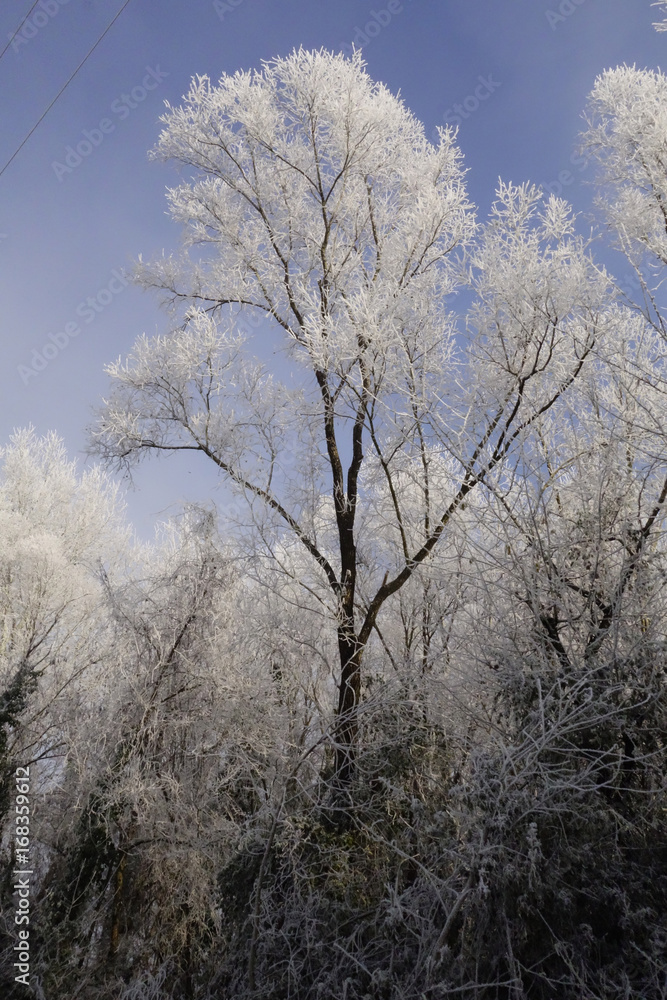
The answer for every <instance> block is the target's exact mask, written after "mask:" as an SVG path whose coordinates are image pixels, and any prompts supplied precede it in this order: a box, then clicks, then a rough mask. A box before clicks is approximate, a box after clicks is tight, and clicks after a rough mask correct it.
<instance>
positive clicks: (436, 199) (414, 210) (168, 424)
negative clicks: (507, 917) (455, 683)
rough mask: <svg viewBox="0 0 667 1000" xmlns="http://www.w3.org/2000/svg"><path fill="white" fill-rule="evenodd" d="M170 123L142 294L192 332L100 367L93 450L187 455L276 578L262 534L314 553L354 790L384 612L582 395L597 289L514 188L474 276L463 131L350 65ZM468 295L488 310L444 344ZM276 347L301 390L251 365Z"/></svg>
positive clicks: (582, 258)
mask: <svg viewBox="0 0 667 1000" xmlns="http://www.w3.org/2000/svg"><path fill="white" fill-rule="evenodd" d="M163 121H164V125H165V129H164V131H163V133H162V135H161V136H160V140H159V143H158V146H157V149H156V151H155V155H156V156H158V157H162V158H165V159H174V160H176V161H178V162H180V163H182V164H184V165H185V166H186V167H188V168H194V171H195V177H194V179H193V180H192V181H191V182H185V183H182V184H180V185H179V186H178V187H176V188H174V189H172V190H170V192H169V203H170V207H171V212H172V215H173V217H174V219H175V220H176V221H179V222H181V223H183V224H184V226H185V233H186V235H185V248H184V251H183V253H182V254H181V255H180V256H175V257H174V256H169V257H164V256H163V257H162V258H160V259H158V260H156V261H154V262H153V263H149V264H145V263H141V262H140V264H139V267H138V280H139V281H140V283H141V284H142V285H144V286H145V287H147V288H155V289H159V290H160V291H161V292H162V293H163V294H164V296H165V298H166V300H167V301H168V302H170V303H171V304H172V306H173V307H174V308H175V309H176V310H179V308H180V309H181V314H180V315H181V319H182V326H181V327H180V328H179V329H176V330H175V331H174V332H173V333H171V334H169V335H167V336H163V337H157V338H154V339H147V338H145V337H144V338H141V339H140V340H139V341H138V343H137V345H136V346H135V348H134V350H133V352H132V353H131V355H130V356H129V357H128V358H127V360H126V361H124V362H123V361H121V360H119V361H118V362H117V363H116V364H114V365H112V366H110V368H109V373H110V375H111V377H112V380H113V390H112V393H111V396H110V398H109V399H108V401H107V402H106V404H105V406H104V409H103V411H102V413H101V416H100V421H99V424H98V426H97V428H96V430H95V431H94V441H95V449H96V451H97V453H98V454H101V455H103V456H104V457H105V458H106V459H108V460H110V461H116V462H121V463H123V462H125V463H130V462H132V461H135V460H137V459H139V458H140V457H141V456H142V455H143V454H148V453H151V452H157V451H162V450H166V451H176V450H179V449H189V450H196V451H199V452H201V453H202V454H204V455H206V456H207V457H208V458H209V459H210V460H211V461H213V462H214V463H215V464H216V465H217V466H218V468H219V469H220V470H221V472H222V473H224V475H225V477H226V478H227V480H228V481H229V482H230V483H231V484H232V485H233V486H234V487H235V488H236V489H237V490H238V492H239V493H240V494H242V495H244V496H245V498H246V499H247V500H248V501H249V503H250V506H251V509H252V511H253V517H254V520H255V526H256V528H257V529H258V531H259V532H260V534H261V536H262V537H263V538H264V539H265V542H266V545H267V546H268V551H269V552H271V553H273V554H274V555H275V560H276V563H275V564H276V565H277V566H281V563H280V553H279V550H278V548H276V547H275V531H276V530H280V531H281V532H282V534H283V535H285V534H287V535H291V536H292V537H293V538H294V539H296V540H297V541H298V543H299V544H300V545H301V547H302V548H303V550H304V551H305V552H306V553H307V554H308V556H309V557H310V569H309V570H308V571H307V572H305V573H303V574H302V575H301V576H300V579H299V584H300V585H301V586H303V587H305V588H307V589H308V590H309V592H310V593H311V594H315V595H316V599H317V600H318V601H319V603H320V605H321V607H322V609H323V614H325V616H327V617H328V620H329V621H331V622H332V623H333V624H334V627H335V629H336V636H337V644H338V653H339V660H340V663H339V669H340V674H339V682H338V687H339V690H338V705H337V713H338V718H337V724H336V732H335V738H336V743H337V756H336V772H337V774H338V775H339V777H340V779H341V780H342V781H343V782H345V781H346V780H347V779H348V778H349V777H350V775H351V773H352V770H353V762H354V754H355V743H356V741H357V732H358V722H357V711H356V709H357V705H358V702H359V698H360V693H361V686H362V672H361V663H362V656H363V653H364V649H365V648H366V646H367V644H368V643H369V641H370V639H371V637H372V635H373V634H374V631H375V630H376V629H377V626H378V618H379V615H380V612H381V611H382V609H383V608H384V607H385V605H386V604H387V602H391V599H392V598H393V597H394V595H396V594H397V593H398V592H399V591H400V590H401V588H402V587H404V585H405V584H406V583H407V582H408V581H409V580H411V579H412V578H413V577H414V575H415V573H416V571H417V570H418V569H419V567H421V566H422V565H424V564H425V563H426V562H427V561H428V560H429V558H430V556H431V553H432V552H433V550H434V549H435V547H436V546H437V545H438V543H439V541H440V539H441V538H442V537H443V535H446V534H447V526H448V525H449V524H450V522H451V520H452V518H454V517H455V515H456V514H457V512H458V511H459V510H460V509H461V508H462V507H463V505H464V503H465V500H466V497H467V496H468V494H470V492H471V491H473V490H478V491H480V490H484V489H487V488H489V487H492V486H493V482H492V479H493V477H492V476H491V474H492V472H494V470H496V472H498V473H499V470H500V469H501V468H502V467H503V466H504V465H505V464H506V463H507V462H508V461H509V460H510V457H511V454H512V451H513V448H514V447H515V445H516V444H517V442H519V441H520V440H521V439H522V437H523V436H525V434H526V433H528V432H529V429H530V426H531V424H532V423H533V421H534V420H535V419H536V417H537V416H538V414H539V413H542V412H545V411H547V410H548V409H550V408H551V407H552V406H553V405H554V404H555V402H556V401H557V400H558V399H559V398H560V397H561V395H562V394H563V393H565V392H567V390H568V388H569V386H570V385H571V384H572V383H573V382H574V380H576V378H577V377H578V375H579V373H580V372H581V370H582V368H583V366H585V364H586V363H587V359H588V358H589V355H590V353H591V350H592V348H593V345H594V343H595V340H596V335H597V334H596V328H597V323H598V321H599V313H600V309H601V303H602V300H603V295H604V291H605V289H606V282H605V281H604V280H603V279H601V278H600V276H599V274H598V273H597V271H596V269H595V268H594V267H593V266H592V264H591V263H590V261H589V259H588V256H587V253H586V248H585V246H584V245H583V243H582V242H581V241H580V240H578V239H577V238H576V237H575V236H574V234H573V229H572V222H571V220H570V219H568V217H567V211H566V209H565V207H564V206H563V205H562V204H561V203H558V202H555V201H552V202H551V203H550V204H549V205H548V206H546V207H545V208H544V210H543V211H542V210H541V209H540V207H539V196H538V194H537V192H535V191H534V190H532V189H528V188H513V187H511V186H504V187H502V188H501V190H500V191H499V199H498V203H497V205H496V208H495V210H494V216H493V218H492V220H491V222H490V225H489V227H488V228H487V229H486V230H485V231H484V233H482V235H481V237H480V240H479V243H478V245H477V248H476V249H474V250H473V249H471V250H470V253H469V256H468V258H467V265H466V264H464V256H465V252H466V249H467V248H469V247H472V244H471V240H472V239H473V237H474V234H475V223H474V217H473V211H472V208H471V206H470V205H469V203H468V201H467V198H466V194H465V189H464V186H463V178H462V169H461V163H460V154H459V152H458V150H457V149H456V146H455V144H454V136H453V134H452V133H451V132H450V131H448V130H447V131H441V132H440V137H439V144H438V145H437V146H432V145H431V144H430V143H429V142H428V141H427V140H426V138H425V136H424V130H423V127H422V125H421V124H420V123H419V122H418V121H416V120H415V118H414V117H413V116H412V115H411V114H410V112H409V111H408V110H407V109H406V108H405V106H404V105H403V104H402V102H401V101H400V100H399V99H398V98H396V97H394V96H392V95H391V94H390V93H389V92H388V91H387V89H386V88H385V87H384V86H382V85H381V84H377V83H374V82H373V81H372V80H370V79H369V77H368V76H367V74H366V72H365V70H364V67H363V63H362V60H361V57H360V55H359V54H358V53H357V54H356V55H354V56H353V57H352V58H351V59H346V58H344V57H342V56H335V55H331V54H329V53H326V52H315V53H312V52H304V51H303V50H301V51H298V52H295V53H293V54H292V55H291V56H289V57H288V58H285V59H276V60H273V61H272V62H268V63H266V64H265V65H264V66H263V68H262V70H261V71H258V72H249V73H237V74H235V75H234V76H223V77H222V79H221V80H220V82H219V84H218V85H217V86H213V85H212V84H211V83H210V82H209V80H208V79H207V78H201V77H200V78H197V79H195V80H194V82H193V84H192V87H191V90H190V92H189V94H188V95H187V97H186V98H185V103H184V105H183V106H182V107H180V108H169V109H168V111H167V113H166V115H165V116H164V118H163ZM517 269H518V270H517ZM465 283H471V284H472V286H473V287H474V288H475V289H476V291H477V293H478V305H477V307H476V310H475V311H474V312H473V313H472V314H471V317H470V323H469V325H468V330H467V332H466V333H465V334H462V333H461V331H458V333H459V334H460V336H458V337H457V326H456V323H455V321H454V319H453V317H452V315H451V313H450V308H449V303H450V301H451V296H452V294H453V293H454V292H455V291H456V289H457V288H458V287H461V286H462V285H464V284H465ZM504 289H506V290H504ZM248 314H250V315H253V316H255V315H261V316H264V317H266V319H267V321H268V322H267V323H266V324H265V325H264V326H263V327H262V328H261V337H262V338H264V342H263V343H262V340H261V338H260V335H259V333H258V334H257V335H256V336H255V337H254V338H251V339H248V338H245V339H244V338H243V337H242V336H241V335H240V334H239V323H242V322H243V317H244V315H248ZM279 335H282V338H283V340H282V346H281V350H282V351H283V352H284V354H285V356H286V358H287V359H288V364H289V365H290V366H291V372H292V375H293V379H292V380H291V381H290V380H289V379H284V380H282V381H281V378H280V373H281V370H282V363H281V364H279V365H276V366H275V367H274V369H273V370H271V368H270V366H269V365H268V364H267V362H266V360H262V358H264V359H266V356H267V355H268V354H269V346H268V345H269V344H275V345H277V343H278V341H277V339H276V338H277V337H278V336H279ZM253 351H254V354H253ZM489 477H491V478H489ZM284 568H285V571H286V572H287V573H288V574H289V572H290V570H289V567H287V566H285V567H284Z"/></svg>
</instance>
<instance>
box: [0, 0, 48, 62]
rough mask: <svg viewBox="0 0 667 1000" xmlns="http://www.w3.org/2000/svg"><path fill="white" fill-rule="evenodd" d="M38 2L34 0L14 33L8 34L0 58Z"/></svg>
mask: <svg viewBox="0 0 667 1000" xmlns="http://www.w3.org/2000/svg"><path fill="white" fill-rule="evenodd" d="M38 3H39V0H35V2H34V4H33V5H32V7H31V8H30V10H29V11H28V13H27V14H26V16H25V17H24V18H23V20H22V21H21V23H20V24H19V26H18V28H17V29H16V31H15V32H14V34H13V35H10V36H9V41H8V42H7V44H6V45H5V47H4V49H3V50H2V52H0V59H2V57H3V56H4V54H5V52H6V51H7V49H8V48H9V46H10V45H11V44H12V42H13V41H14V39H15V38H16V36H17V35H18V33H19V31H20V30H21V28H22V27H23V25H24V24H25V22H26V21H27V20H28V18H29V17H30V15H31V14H32V12H33V10H34V9H35V7H36V6H37V4H38Z"/></svg>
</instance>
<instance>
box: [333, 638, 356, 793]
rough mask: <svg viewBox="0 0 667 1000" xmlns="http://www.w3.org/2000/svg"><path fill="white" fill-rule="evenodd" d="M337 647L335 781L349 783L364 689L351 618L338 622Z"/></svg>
mask: <svg viewBox="0 0 667 1000" xmlns="http://www.w3.org/2000/svg"><path fill="white" fill-rule="evenodd" d="M338 649H339V652H340V665H341V674H340V686H339V689H338V723H337V725H336V730H335V735H336V758H335V760H336V763H335V768H336V770H335V776H336V783H337V784H338V785H339V786H342V787H345V786H347V785H349V783H350V781H351V779H352V775H353V774H354V766H355V760H356V749H357V737H358V733H359V719H358V715H357V713H358V705H359V695H360V692H361V654H362V652H363V647H362V646H361V645H360V643H359V641H358V639H357V636H356V634H355V631H354V625H353V623H352V622H351V621H348V622H346V623H345V624H343V625H341V626H339V629H338Z"/></svg>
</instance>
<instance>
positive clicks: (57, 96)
mask: <svg viewBox="0 0 667 1000" xmlns="http://www.w3.org/2000/svg"><path fill="white" fill-rule="evenodd" d="M129 2H130V0H125V3H124V4H123V6H122V7H121V8H120V10H119V11H118V13H117V14H116V15H115V17H114V18H113V20H111V21H110V22H109V24H108V25H107V26H106V28H105V29H104V31H103V32H102V34H101V35H100V37H99V38H98V39H97V41H96V42H95V44H94V45H93V47H92V48H91V49H89V50H88V52H87V53H86V54H85V56H84V57H83V59H82V60H81V62H80V63H79V65H78V66H77V68H76V69H75V70H74V72H73V73H72V75H71V76H70V78H69V80H67V81H66V82H65V83H64V84H63V85H62V87H61V88H60V90H59V91H58V93H57V94H56V96H55V97H54V98H53V100H52V101H51V103H50V104H49V106H48V108H47V109H46V111H45V112H44V113H43V114H42V115H40V117H39V118H38V119H37V121H36V122H35V124H34V125H33V127H32V128H31V129H30V131H29V132H28V134H27V135H26V137H25V138H24V139H23V141H22V142H21V144H20V146H19V147H18V148H17V149H16V150H15V151H14V152H13V153H12V155H11V156H10V157H9V159H8V160H7V162H6V163H5V165H4V167H3V168H2V170H0V177H2V175H3V174H4V172H5V170H6V169H7V167H8V166H9V165H10V163H13V161H14V160H15V159H16V157H17V156H18V154H19V153H20V152H21V150H22V149H23V147H24V146H25V144H26V142H27V141H28V139H29V138H30V136H31V135H32V134H33V132H34V131H35V129H36V128H37V127H38V126H39V125H41V123H42V122H43V121H44V119H45V118H46V116H47V115H48V113H49V111H50V110H51V108H52V107H53V105H54V104H55V103H56V101H57V100H58V98H59V97H60V96H61V95H62V94H64V92H65V91H66V90H67V88H68V87H69V85H70V83H71V82H72V80H73V79H74V77H75V76H76V74H77V73H78V72H79V70H80V69H81V67H82V66H83V65H84V63H85V62H86V61H87V60H88V59H89V58H90V56H91V55H92V54H93V52H94V51H95V49H96V48H97V46H98V45H99V44H100V42H101V41H102V39H103V38H104V36H105V35H106V34H107V32H108V31H109V29H110V28H111V27H112V26H113V25H114V23H115V22H116V21H117V20H118V18H119V17H120V15H121V14H122V13H123V11H124V10H125V8H126V7H127V5H128V4H129Z"/></svg>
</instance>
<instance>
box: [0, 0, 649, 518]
mask: <svg viewBox="0 0 667 1000" xmlns="http://www.w3.org/2000/svg"><path fill="white" fill-rule="evenodd" d="M31 5H32V0H6V2H5V3H4V4H3V5H2V9H1V10H0V38H1V39H2V45H0V48H2V47H3V46H4V44H5V42H6V41H7V40H8V36H9V35H10V34H11V32H12V31H13V30H14V29H15V28H16V27H17V25H18V23H19V22H20V21H21V19H22V18H23V16H24V15H25V14H26V13H27V11H28V10H29V9H30V7H31ZM121 5H122V0H66V2H63V0H41V3H38V5H37V6H36V7H35V9H34V11H33V12H32V14H31V16H30V18H29V22H27V23H26V25H25V26H24V28H23V30H22V33H21V37H20V38H16V39H15V41H14V43H13V44H12V45H10V47H9V48H8V50H7V51H6V52H5V54H4V55H3V57H2V58H1V59H0V94H1V106H2V123H3V127H2V130H1V131H0V161H1V162H0V169H1V167H2V166H3V165H4V164H5V162H6V161H7V160H8V159H9V158H10V156H11V155H12V154H13V153H14V151H15V150H16V148H17V146H18V145H19V143H20V142H21V140H22V139H23V137H24V136H25V134H26V133H27V132H28V130H29V129H30V128H31V127H32V125H33V124H34V123H35V122H36V121H37V119H38V118H39V116H40V115H41V114H42V112H43V111H44V109H45V108H46V107H47V105H48V104H49V103H50V101H51V100H52V99H53V97H54V96H55V95H56V93H57V92H58V90H59V89H60V87H61V86H62V85H63V83H64V82H65V81H66V80H67V78H68V77H69V76H70V74H71V73H72V71H73V70H74V69H75V68H76V66H77V65H78V64H79V62H80V61H81V59H83V57H84V56H85V54H86V53H87V52H88V50H89V49H90V48H91V46H92V45H93V44H94V43H95V42H96V41H97V39H98V38H99V36H100V35H101V33H102V32H103V31H104V29H105V28H106V27H107V25H108V23H109V21H110V20H111V18H112V17H113V16H114V14H115V13H116V12H117V11H118V10H119V8H120V7H121ZM657 16H658V14H657V11H656V10H655V9H652V8H651V4H650V0H544V2H543V0H502V2H501V0H402V2H401V0H377V2H376V3H374V4H373V3H366V2H357V0H338V2H337V3H336V4H330V3H325V2H323V0H310V2H308V0H227V2H224V0H217V2H214V0H189V2H187V3H186V2H185V0H161V2H160V3H149V2H147V0H130V3H129V4H128V6H127V8H126V9H125V10H124V11H123V12H122V14H121V15H120V17H119V18H118V20H117V21H116V23H115V24H114V25H113V27H112V28H111V30H110V31H109V33H108V34H107V35H106V37H105V38H104V39H103V40H102V42H101V43H100V44H99V46H98V47H97V48H96V50H95V51H94V52H93V54H92V55H91V57H90V58H89V59H88V60H87V62H86V63H85V65H84V66H83V68H82V69H81V71H80V72H79V73H78V75H77V76H76V77H75V79H74V80H73V81H72V83H71V84H70V85H69V86H68V87H67V89H66V90H65V92H64V94H63V95H62V97H61V98H60V99H59V100H58V102H57V103H56V104H55V106H54V107H53V108H52V110H51V111H50V112H49V114H48V115H47V116H46V118H45V119H44V121H43V122H42V123H41V125H40V126H39V127H38V128H37V130H36V131H35V133H34V135H33V136H32V137H31V138H30V139H29V140H28V142H27V143H26V145H25V146H24V147H23V149H22V150H21V152H20V153H19V154H18V155H17V157H16V158H15V159H14V161H13V162H12V163H11V165H10V166H9V167H8V168H7V169H6V170H5V172H4V173H3V174H2V176H1V177H0V302H1V308H2V312H1V314H0V316H1V327H0V331H1V332H0V338H1V350H2V365H1V366H0V380H1V385H0V401H1V402H0V443H2V444H4V443H5V442H6V441H7V439H8V437H9V435H10V433H11V431H12V429H13V428H14V427H20V426H25V425H27V424H29V423H32V424H33V425H34V426H35V427H36V429H37V430H38V431H39V432H40V433H44V432H46V431H47V430H56V431H57V432H58V433H59V434H60V435H61V436H62V437H63V438H64V440H65V443H66V446H67V448H68V451H69V453H70V455H71V456H77V455H81V458H82V461H83V456H82V452H83V449H84V447H85V442H86V426H87V425H88V424H89V423H90V421H91V414H92V408H93V407H94V406H95V405H96V404H97V403H98V402H99V400H100V398H101V397H102V396H103V394H104V392H105V390H106V388H107V385H108V383H107V379H106V376H105V375H104V372H103V366H104V364H105V363H106V362H108V361H111V360H114V359H115V358H117V357H118V355H119V354H124V353H125V352H127V351H128V350H129V349H130V347H131V346H132V343H133V342H134V340H135V338H136V336H137V335H138V334H140V333H142V332H146V333H148V334H153V333H156V332H165V331H166V329H167V327H168V321H167V319H166V317H165V315H164V314H163V313H162V312H161V311H160V310H159V308H158V306H157V303H156V301H155V300H154V299H152V298H151V297H150V296H149V295H147V294H145V293H143V292H140V291H139V290H138V289H135V288H133V287H131V286H130V287H127V286H126V285H125V284H124V281H123V280H122V269H123V268H124V267H127V266H128V265H129V264H130V263H131V261H132V260H133V259H134V258H135V257H136V256H137V255H138V254H140V253H142V254H144V255H145V256H147V257H151V256H153V255H155V254H156V253H159V252H160V251H161V250H162V249H163V248H165V249H166V250H173V249H175V248H176V247H177V246H178V241H179V232H178V227H177V226H176V225H175V224H174V223H172V222H171V221H170V220H169V219H168V218H167V216H166V215H165V208H166V205H165V200H164V189H165V186H166V185H168V184H171V183H173V182H174V179H175V177H176V174H175V172H174V169H173V167H170V166H169V165H165V164H158V163H153V162H149V160H148V157H147V151H148V149H149V148H150V147H151V146H152V145H153V144H154V142H155V140H156V138H157V135H158V132H159V124H158V117H159V115H160V114H161V113H162V110H163V102H164V101H165V100H168V101H170V102H171V103H172V104H177V103H178V102H179V101H180V98H181V96H182V95H183V94H184V93H185V92H186V90H187V89H188V84H189V80H190V77H191V76H192V75H194V74H208V75H209V76H211V77H212V78H213V79H215V80H217V79H218V78H219V77H220V75H221V74H222V73H230V72H234V71H235V70H236V69H239V68H244V69H247V68H251V67H254V66H258V65H259V63H260V61H261V60H262V59H266V58H270V57H271V56H274V55H285V54H287V53H288V52H290V51H291V50H292V49H293V48H294V47H295V46H297V47H298V46H299V45H303V46H304V47H307V48H319V47H322V46H323V47H326V48H331V49H334V50H336V51H338V50H340V49H344V47H345V46H350V45H351V44H352V42H354V41H356V43H357V45H360V47H361V48H362V49H363V52H364V57H365V59H366V60H367V63H368V71H369V73H370V74H371V76H372V77H374V78H376V79H380V80H382V81H383V82H384V83H386V84H387V85H388V86H389V87H390V89H391V90H392V91H394V92H397V91H400V92H401V95H402V97H403V99H404V100H405V102H406V103H407V104H408V106H409V107H410V108H411V109H412V111H413V112H414V113H415V114H416V115H417V116H418V117H420V118H421V119H422V121H423V122H424V123H425V126H426V128H427V132H429V133H430V132H431V131H432V130H433V129H434V128H435V126H436V125H438V124H443V123H444V122H445V121H446V120H449V121H450V123H452V124H456V123H457V122H458V121H460V125H459V145H460V147H461V149H462V151H463V153H464V156H465V163H466V166H467V168H468V170H469V173H468V177H467V180H468V186H469V192H470V195H471V197H472V199H473V200H474V201H475V202H476V203H477V205H478V206H479V209H480V214H481V215H482V216H483V215H485V214H486V212H487V211H488V208H489V206H490V204H491V202H492V200H493V196H494V190H495V187H496V184H497V180H498V177H502V178H503V180H505V181H513V182H517V183H518V182H522V181H525V180H531V181H533V182H535V183H538V184H541V185H542V186H548V187H550V188H551V189H552V190H553V191H554V192H555V193H561V194H562V195H563V196H564V197H567V198H568V199H570V200H571V201H572V203H573V205H574V206H575V208H576V209H577V210H579V211H581V212H586V211H589V210H590V202H591V197H592V189H591V187H590V186H589V185H588V184H587V183H586V182H587V181H590V180H591V179H592V178H591V177H590V176H589V175H590V171H588V170H587V169H585V168H584V166H583V163H582V162H581V161H578V160H576V159H575V160H574V161H573V159H572V157H573V150H574V146H575V143H576V137H577V133H578V132H579V130H580V129H581V127H582V121H581V113H582V111H583V108H584V104H585V101H586V96H587V94H588V93H589V92H590V90H591V88H592V85H593V82H594V80H595V77H596V76H597V75H598V74H599V73H600V72H602V71H603V70H604V69H606V68H608V67H610V66H616V65H618V64H620V63H624V62H625V63H628V64H633V63H634V64H636V65H637V66H640V67H650V68H659V67H660V66H661V64H662V63H663V60H664V56H665V53H666V51H667V35H665V34H658V33H656V32H655V31H654V30H653V28H652V22H653V21H654V20H656V19H657ZM457 105H458V108H457ZM82 143H83V145H80V144H82ZM77 146H79V147H80V149H81V150H82V151H84V153H85V155H83V156H81V155H80V154H78V153H76V148H77ZM68 147H70V148H71V150H72V152H70V153H69V154H68ZM584 224H585V225H588V223H584ZM45 346H46V347H47V350H46V354H47V355H49V357H48V358H47V359H46V360H45V363H44V367H43V370H41V371H40V372H39V373H37V374H29V373H28V371H29V366H30V367H32V368H35V367H37V366H38V365H40V364H41V363H40V362H39V360H37V358H38V357H42V358H44V348H45ZM35 352H37V353H35ZM214 484H215V475H214V472H213V471H212V470H208V469H206V467H205V464H203V462H201V461H197V457H196V456H190V457H188V458H187V459H185V458H182V457H179V458H169V459H165V460H163V461H161V462H154V461H152V462H150V463H149V464H147V465H145V466H143V467H142V468H141V469H140V470H139V472H138V473H137V475H136V478H135V489H134V490H133V491H132V492H130V493H129V494H128V504H129V512H130V516H131V518H132V519H133V521H134V522H135V524H136V526H137V528H138V530H139V531H140V533H141V534H143V535H144V536H149V535H150V534H151V531H152V524H153V522H154V520H155V519H156V517H159V516H164V514H165V513H169V512H174V511H175V510H176V508H177V507H178V505H179V503H180V502H181V501H182V500H184V499H191V500H201V499H204V498H205V497H207V496H208V495H210V494H211V491H212V489H213V487H214ZM216 495H217V494H216ZM217 496H218V497H219V499H222V500H223V502H224V495H217Z"/></svg>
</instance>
